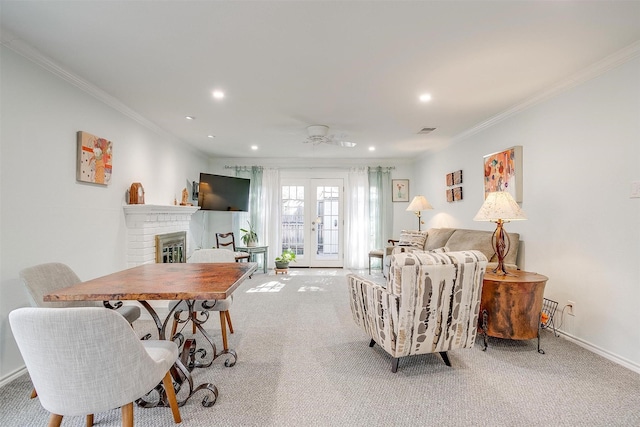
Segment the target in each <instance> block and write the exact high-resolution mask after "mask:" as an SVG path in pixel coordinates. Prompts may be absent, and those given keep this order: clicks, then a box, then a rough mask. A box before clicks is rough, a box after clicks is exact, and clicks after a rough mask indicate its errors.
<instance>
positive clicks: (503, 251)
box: [491, 219, 515, 276]
mask: <svg viewBox="0 0 640 427" xmlns="http://www.w3.org/2000/svg"><path fill="white" fill-rule="evenodd" d="M503 224H504V221H503V220H501V219H499V220H497V221H496V231H495V232H494V233H493V236H492V238H491V245H492V246H493V249H494V250H495V252H496V256H497V257H498V266H497V267H496V268H494V269H493V274H496V275H498V276H515V274H513V273H509V272H508V271H507V269H506V268H505V266H504V259H505V257H506V256H507V254H508V253H509V249H510V248H511V240H510V239H509V235H508V234H507V232H506V231H504V228H503Z"/></svg>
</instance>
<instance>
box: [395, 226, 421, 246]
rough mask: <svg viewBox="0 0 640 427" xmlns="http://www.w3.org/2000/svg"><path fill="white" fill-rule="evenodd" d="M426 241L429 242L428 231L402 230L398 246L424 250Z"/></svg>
mask: <svg viewBox="0 0 640 427" xmlns="http://www.w3.org/2000/svg"><path fill="white" fill-rule="evenodd" d="M425 240H427V232H426V231H415V230H402V232H401V233H400V240H399V241H398V246H412V247H414V248H418V249H423V248H424V242H425Z"/></svg>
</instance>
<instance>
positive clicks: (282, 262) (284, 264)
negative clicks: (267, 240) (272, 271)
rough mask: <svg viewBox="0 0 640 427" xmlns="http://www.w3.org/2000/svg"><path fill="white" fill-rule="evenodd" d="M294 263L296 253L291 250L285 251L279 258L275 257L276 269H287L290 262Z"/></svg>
mask: <svg viewBox="0 0 640 427" xmlns="http://www.w3.org/2000/svg"><path fill="white" fill-rule="evenodd" d="M295 261H296V253H295V252H294V251H292V250H291V249H285V250H284V251H282V254H281V255H280V256H279V257H276V268H277V269H279V270H284V269H287V268H289V263H290V262H295Z"/></svg>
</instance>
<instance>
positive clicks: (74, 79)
mask: <svg viewBox="0 0 640 427" xmlns="http://www.w3.org/2000/svg"><path fill="white" fill-rule="evenodd" d="M0 37H1V43H2V45H3V46H5V47H6V48H8V49H11V50H12V51H14V52H15V53H17V54H18V55H20V56H22V57H24V58H26V59H28V60H30V61H31V62H33V63H35V64H36V65H39V66H40V67H42V68H44V69H45V70H47V71H49V72H50V73H52V74H54V75H56V76H58V77H60V78H61V79H63V80H65V81H66V82H68V83H71V84H72V85H73V86H75V87H77V88H79V89H80V90H82V91H83V92H86V93H88V94H89V95H91V96H93V97H94V98H96V99H98V100H99V101H102V102H103V103H105V104H107V105H108V106H109V107H111V108H113V109H114V110H116V111H118V112H120V113H122V114H123V115H125V116H127V117H129V118H131V119H132V120H135V121H136V122H138V123H139V124H141V125H142V126H144V127H146V128H147V129H149V130H151V131H153V132H155V133H157V134H159V135H162V136H164V137H166V138H167V139H169V140H171V141H173V142H176V143H180V144H183V142H182V141H181V140H179V139H177V138H176V137H175V136H174V135H172V134H171V133H169V132H167V131H166V130H164V129H163V128H161V127H160V126H158V125H157V124H155V123H154V122H152V121H150V120H148V119H146V118H145V117H143V116H141V115H140V114H138V113H137V112H136V111H134V110H132V109H131V108H129V107H128V106H126V105H125V104H124V103H122V101H120V100H118V99H117V98H115V97H113V96H111V95H109V94H108V93H107V92H105V91H103V90H102V89H100V88H98V87H97V86H95V85H93V84H91V83H89V82H88V81H86V80H84V79H82V78H81V77H79V76H77V75H75V74H73V73H71V72H70V71H68V70H66V69H65V68H64V67H62V66H61V65H60V64H58V63H57V62H55V61H54V60H53V59H52V58H50V57H49V56H47V55H45V54H44V53H42V52H40V51H39V50H38V49H36V48H34V47H33V46H31V45H30V44H28V43H26V42H25V41H24V40H21V39H20V38H18V37H16V36H15V35H13V34H11V33H9V32H7V31H6V30H5V31H2V30H0Z"/></svg>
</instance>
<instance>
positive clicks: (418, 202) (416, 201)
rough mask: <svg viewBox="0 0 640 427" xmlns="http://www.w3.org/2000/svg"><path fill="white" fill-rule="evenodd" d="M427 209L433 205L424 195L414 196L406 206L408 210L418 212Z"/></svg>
mask: <svg viewBox="0 0 640 427" xmlns="http://www.w3.org/2000/svg"><path fill="white" fill-rule="evenodd" d="M429 209H433V206H431V204H430V203H429V202H428V201H427V199H426V198H425V197H424V196H415V197H414V198H413V200H412V201H411V203H409V206H408V207H407V210H408V211H413V212H420V211H426V210H429Z"/></svg>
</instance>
